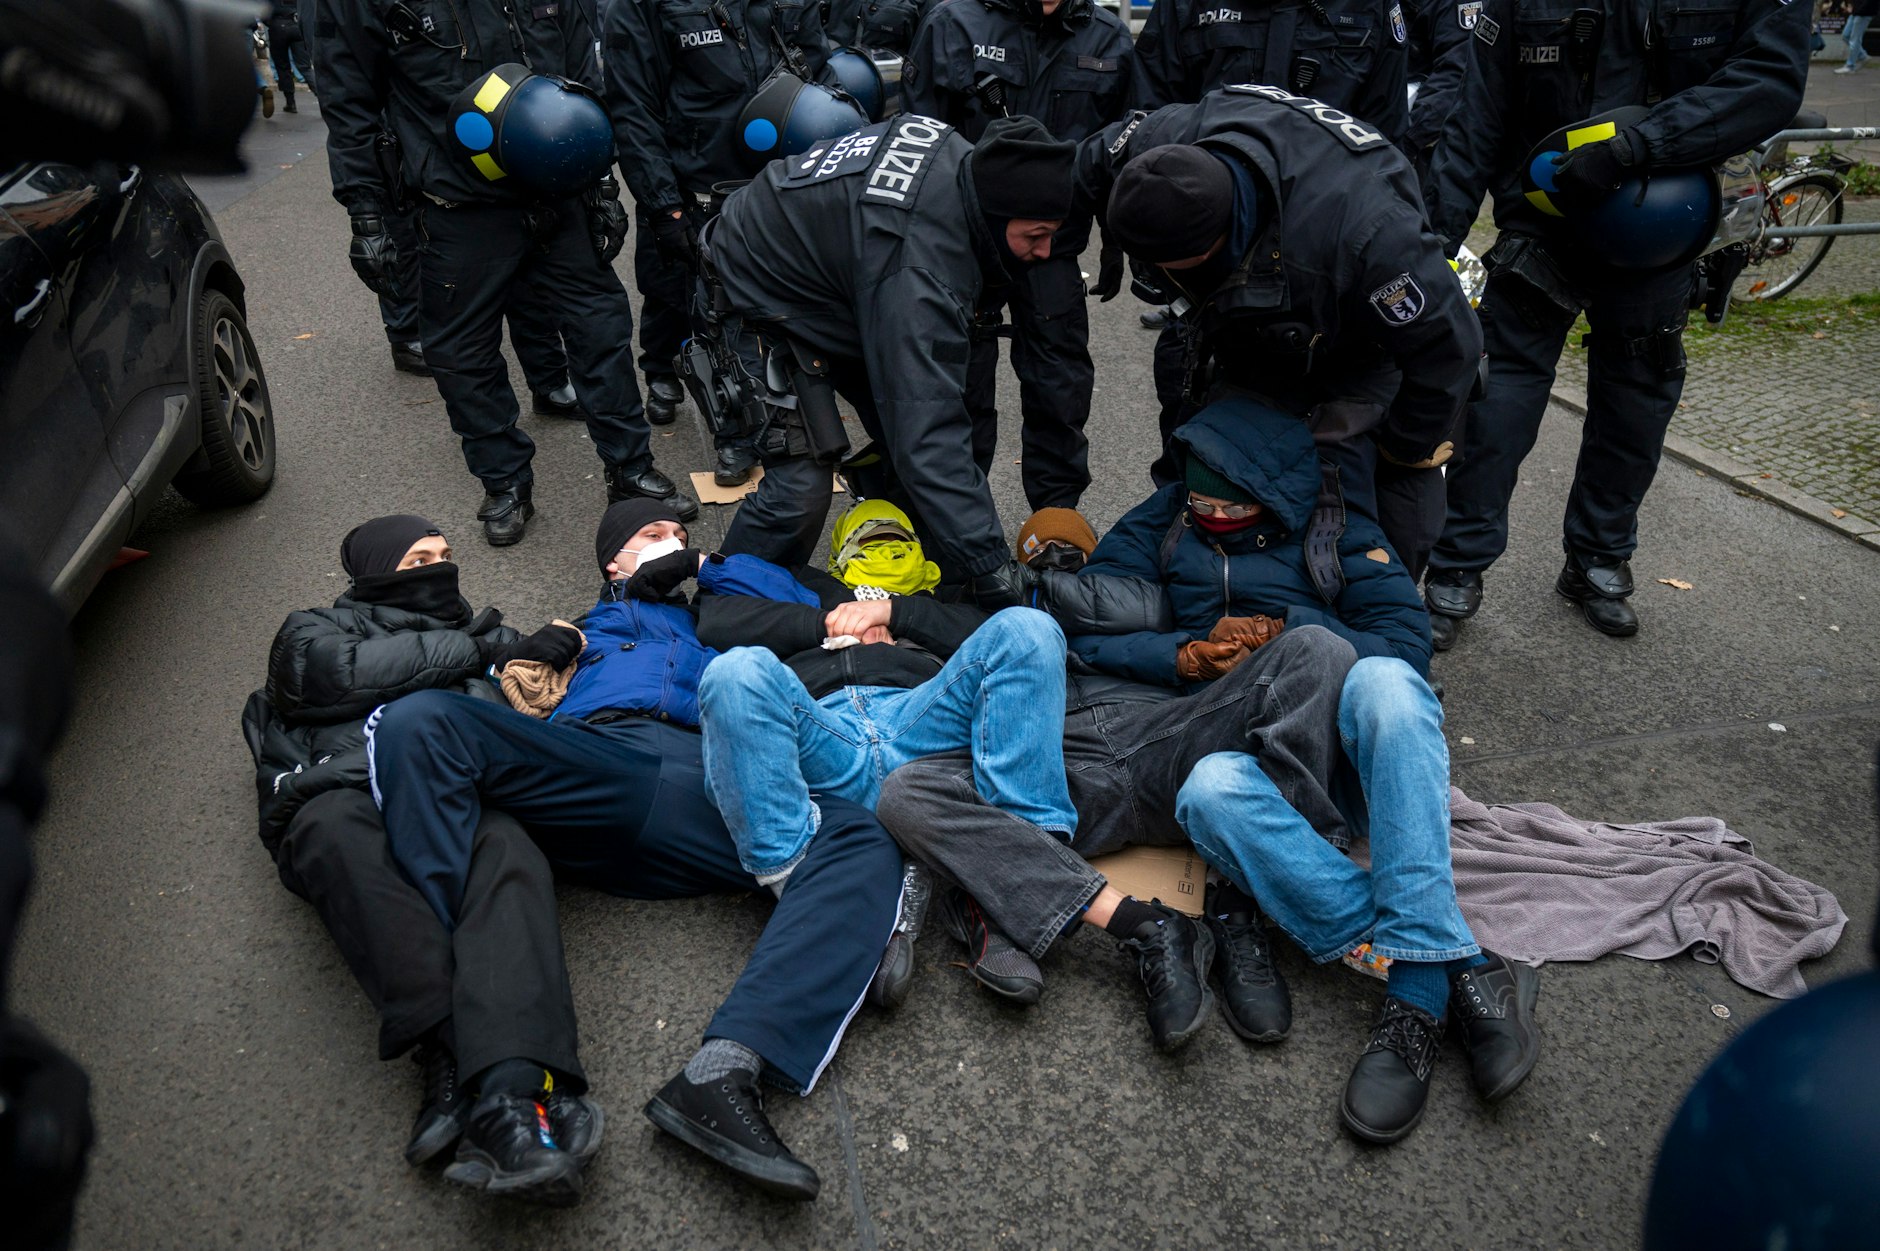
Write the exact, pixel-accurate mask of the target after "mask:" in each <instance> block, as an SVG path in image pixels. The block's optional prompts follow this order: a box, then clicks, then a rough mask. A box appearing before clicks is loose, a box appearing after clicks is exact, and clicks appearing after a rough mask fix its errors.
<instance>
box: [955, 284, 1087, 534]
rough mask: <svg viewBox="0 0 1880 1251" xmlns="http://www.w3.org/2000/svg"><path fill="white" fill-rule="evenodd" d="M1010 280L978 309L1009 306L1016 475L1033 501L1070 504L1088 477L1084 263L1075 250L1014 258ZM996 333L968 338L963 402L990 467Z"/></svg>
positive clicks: (995, 415)
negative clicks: (1018, 437) (1018, 450)
mask: <svg viewBox="0 0 1880 1251" xmlns="http://www.w3.org/2000/svg"><path fill="white" fill-rule="evenodd" d="M1016 268H1017V272H1016V273H1015V274H1014V276H1013V279H1012V282H1011V285H1010V286H1007V287H1004V288H999V289H996V290H993V291H989V292H988V293H987V294H988V296H989V297H990V299H989V301H988V302H987V303H983V304H981V306H980V309H979V313H980V315H981V317H982V318H983V317H986V316H987V315H992V316H996V315H997V313H998V311H999V308H1000V306H1001V303H1009V305H1010V307H1011V310H1012V372H1013V373H1015V374H1017V375H1018V394H1019V410H1020V412H1021V413H1022V414H1023V423H1024V424H1023V427H1022V446H1023V448H1024V451H1023V457H1024V459H1023V461H1022V462H1021V465H1020V470H1021V480H1022V481H1023V483H1024V486H1025V499H1026V502H1027V503H1029V504H1030V505H1031V507H1032V508H1033V509H1039V508H1075V507H1077V501H1078V500H1079V499H1080V498H1081V497H1082V496H1083V493H1084V488H1086V487H1088V486H1089V485H1090V441H1089V440H1088V439H1087V438H1085V437H1084V426H1085V425H1086V424H1087V423H1088V422H1089V421H1090V395H1091V391H1092V389H1093V388H1094V387H1095V385H1096V376H1097V375H1096V367H1095V366H1094V365H1092V364H1091V360H1090V313H1089V310H1088V308H1087V307H1086V296H1085V292H1084V278H1083V269H1082V266H1081V265H1080V264H1079V261H1078V258H1077V257H1076V256H1075V255H1071V254H1069V252H1068V250H1067V251H1066V252H1057V251H1055V250H1054V251H1053V252H1052V254H1051V256H1050V258H1049V259H1047V260H1044V261H1040V262H1038V263H1036V264H1032V265H1022V266H1018V267H1016ZM998 371H999V341H998V338H997V337H995V336H993V335H991V334H985V335H983V336H981V337H979V338H977V339H975V341H974V343H973V355H972V359H971V361H970V363H969V365H968V369H967V377H966V407H967V411H968V412H969V413H970V414H971V415H972V419H973V459H974V460H975V461H977V462H978V464H979V468H980V469H981V471H983V472H990V471H991V468H992V458H993V455H994V453H995V452H996V451H997V447H998V440H999V410H998V395H997V390H998Z"/></svg>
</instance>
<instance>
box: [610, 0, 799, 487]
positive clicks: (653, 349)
mask: <svg viewBox="0 0 1880 1251" xmlns="http://www.w3.org/2000/svg"><path fill="white" fill-rule="evenodd" d="M605 25H606V35H605V39H604V43H605V49H604V59H605V62H606V68H607V105H608V112H609V113H610V114H611V115H612V117H613V122H614V140H615V144H616V146H617V147H618V149H619V153H620V170H621V173H622V174H623V175H624V176H625V178H626V182H627V190H628V191H630V192H631V193H632V194H633V199H634V204H635V207H634V217H635V219H636V220H637V221H638V222H639V226H640V237H639V240H638V241H637V243H636V244H635V245H634V251H633V270H634V279H635V281H636V282H637V284H638V286H639V288H640V369H641V371H642V372H643V373H645V375H646V391H647V397H648V398H647V407H646V416H647V419H648V420H649V421H651V422H653V423H654V424H656V425H665V424H667V423H668V422H670V421H672V420H673V414H674V411H675V410H676V409H677V407H678V406H679V404H680V402H681V401H682V400H683V399H684V396H685V392H684V390H683V389H682V388H681V387H680V385H679V379H678V376H677V374H676V372H675V369H676V365H675V362H676V360H677V358H678V355H679V344H680V343H681V342H682V341H683V340H684V339H685V337H686V335H687V334H688V333H689V331H688V320H687V317H688V313H687V310H688V309H689V307H690V305H691V299H692V284H693V266H694V263H695V260H696V256H697V251H698V232H699V230H700V228H702V227H703V226H704V224H705V222H706V221H707V220H708V218H709V215H710V213H709V206H710V205H711V203H712V195H711V191H712V186H713V185H714V184H717V183H725V182H732V181H737V180H741V179H743V178H746V177H748V176H749V173H750V171H749V167H748V158H746V157H745V156H744V155H743V153H742V152H741V150H740V147H739V135H738V116H739V114H740V113H741V112H742V111H743V109H744V107H745V105H747V104H749V103H750V101H751V98H752V97H753V96H755V95H756V94H757V91H758V88H760V87H761V86H763V84H764V80H765V79H766V78H768V77H769V76H770V74H771V71H773V70H774V69H776V68H777V66H778V65H779V64H780V63H785V61H786V58H787V61H788V63H789V64H790V65H791V66H792V68H793V69H795V70H797V71H799V72H801V74H802V76H803V77H805V78H807V79H809V80H812V81H813V80H815V79H816V78H817V77H818V76H820V75H821V73H822V70H823V64H824V61H825V60H826V59H827V56H828V48H827V47H826V46H825V44H824V42H823V31H822V10H821V8H820V6H819V4H818V3H817V0H712V3H711V4H709V5H706V6H704V7H700V6H699V5H698V4H696V3H693V2H691V0H614V3H613V5H612V7H611V8H609V9H608V11H607V17H606V22H605ZM754 463H755V456H754V454H753V453H751V452H750V451H749V450H748V449H744V448H737V447H730V446H721V447H720V448H719V450H718V466H717V469H716V478H717V481H718V483H719V484H720V485H721V486H736V485H737V484H738V483H740V482H743V481H744V480H745V479H746V478H748V477H750V473H751V467H752V465H753V464H754Z"/></svg>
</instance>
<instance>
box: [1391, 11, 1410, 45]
mask: <svg viewBox="0 0 1880 1251" xmlns="http://www.w3.org/2000/svg"><path fill="white" fill-rule="evenodd" d="M1390 37H1391V38H1392V39H1395V40H1396V41H1397V42H1398V43H1399V44H1401V43H1403V41H1404V40H1405V39H1408V38H1409V37H1410V33H1409V31H1407V30H1406V29H1405V28H1404V24H1403V5H1401V4H1393V5H1391V6H1390Z"/></svg>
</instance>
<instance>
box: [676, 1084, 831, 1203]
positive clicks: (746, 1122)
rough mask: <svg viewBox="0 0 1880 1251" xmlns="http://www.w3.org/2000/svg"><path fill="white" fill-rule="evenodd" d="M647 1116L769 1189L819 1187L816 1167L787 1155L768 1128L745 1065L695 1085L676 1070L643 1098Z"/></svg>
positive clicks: (796, 1191) (800, 1193)
mask: <svg viewBox="0 0 1880 1251" xmlns="http://www.w3.org/2000/svg"><path fill="white" fill-rule="evenodd" d="M646 1119H647V1120H649V1121H651V1122H652V1123H653V1124H655V1125H657V1126H659V1128H661V1129H663V1130H665V1131H666V1132H667V1133H668V1134H671V1135H672V1136H673V1137H674V1138H677V1139H678V1140H679V1141H680V1142H683V1143H685V1144H686V1145H687V1146H689V1147H693V1148H695V1149H697V1150H699V1151H702V1152H704V1153H705V1154H706V1155H708V1156H710V1157H711V1158H712V1159H714V1160H716V1161H718V1163H720V1164H722V1165H724V1166H725V1167H726V1168H728V1169H730V1170H731V1171H732V1172H734V1173H736V1174H738V1175H739V1176H740V1177H743V1178H744V1179H746V1180H747V1181H750V1182H753V1183H755V1184H756V1185H758V1186H760V1187H762V1188H763V1189H765V1190H768V1191H769V1192H770V1193H771V1194H774V1195H782V1196H783V1197H784V1198H786V1199H814V1198H815V1197H816V1194H817V1192H818V1191H820V1190H821V1189H822V1179H821V1178H820V1177H818V1176H816V1170H815V1169H813V1168H811V1167H810V1166H809V1165H807V1164H805V1163H803V1161H801V1160H799V1159H797V1158H796V1157H795V1156H794V1155H791V1154H790V1148H788V1147H786V1146H784V1145H783V1140H782V1139H781V1138H779V1137H777V1131H776V1130H775V1129H773V1128H771V1124H770V1119H769V1118H768V1117H766V1116H765V1115H764V1096H763V1094H762V1093H761V1092H760V1091H759V1090H758V1089H757V1077H756V1075H755V1074H753V1073H751V1072H750V1071H749V1070H748V1069H733V1070H731V1072H729V1073H727V1074H726V1075H725V1076H723V1077H721V1078H719V1079H718V1080H716V1081H710V1082H704V1083H701V1084H699V1085H694V1084H692V1083H691V1082H689V1081H687V1080H686V1077H685V1074H684V1073H683V1072H681V1073H680V1074H679V1075H678V1076H677V1077H675V1078H673V1079H672V1080H671V1081H669V1082H667V1083H666V1085H665V1088H664V1089H662V1090H661V1091H660V1092H659V1093H658V1094H656V1095H654V1096H653V1097H652V1099H651V1100H649V1101H648V1102H647V1105H646Z"/></svg>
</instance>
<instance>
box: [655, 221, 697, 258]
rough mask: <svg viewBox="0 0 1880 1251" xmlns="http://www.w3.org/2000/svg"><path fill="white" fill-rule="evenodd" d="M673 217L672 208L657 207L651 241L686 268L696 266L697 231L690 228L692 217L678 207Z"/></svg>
mask: <svg viewBox="0 0 1880 1251" xmlns="http://www.w3.org/2000/svg"><path fill="white" fill-rule="evenodd" d="M677 211H678V214H679V215H678V216H677V217H674V216H673V212H674V210H672V209H659V210H656V211H655V212H654V213H653V242H654V243H656V244H657V245H658V246H659V250H660V251H661V252H664V253H665V254H666V255H667V256H669V257H671V258H672V259H673V260H675V261H678V262H680V263H681V264H683V265H685V266H687V267H688V268H692V269H696V268H698V231H696V230H694V229H692V219H691V218H690V217H687V216H686V214H685V210H683V209H680V210H677Z"/></svg>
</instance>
